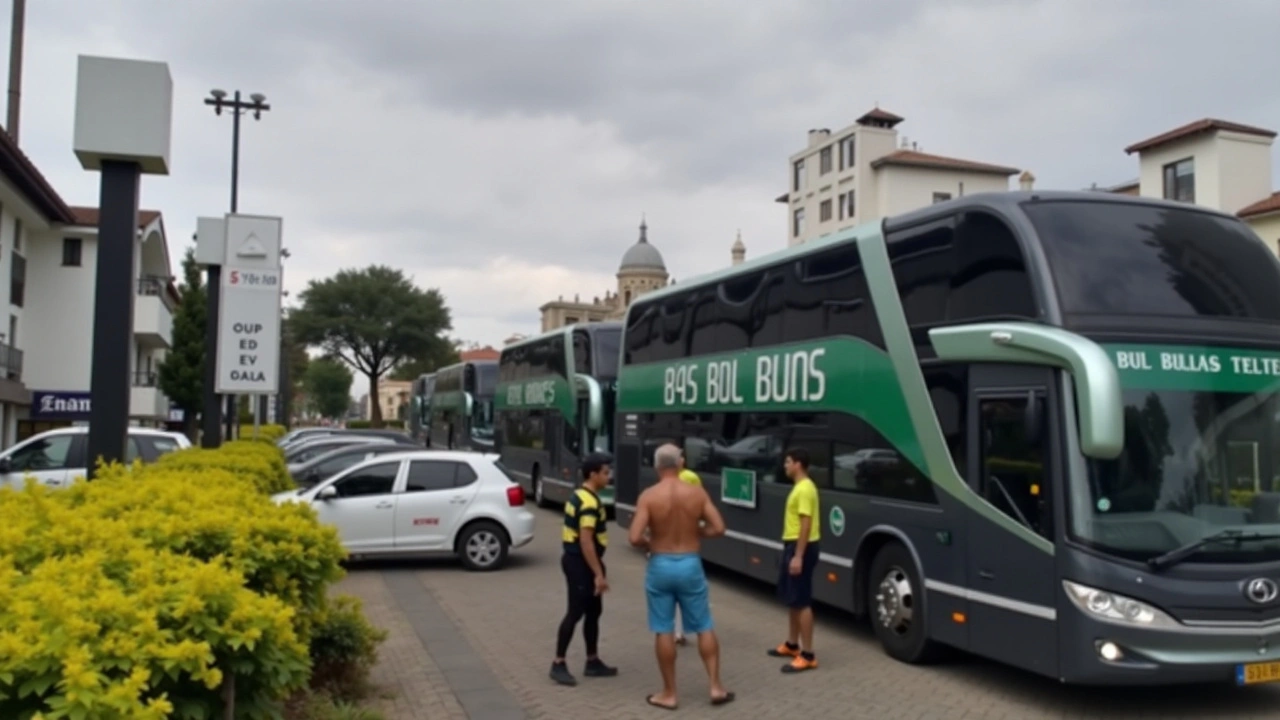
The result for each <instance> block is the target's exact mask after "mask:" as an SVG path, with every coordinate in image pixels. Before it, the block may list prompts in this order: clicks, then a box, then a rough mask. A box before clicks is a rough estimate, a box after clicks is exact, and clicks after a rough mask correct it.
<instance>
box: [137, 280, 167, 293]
mask: <svg viewBox="0 0 1280 720" xmlns="http://www.w3.org/2000/svg"><path fill="white" fill-rule="evenodd" d="M168 284H169V279H168V278H165V277H160V276H159V275H143V276H142V277H140V278H138V294H139V295H157V296H159V297H164V289H165V287H166V286H167V285H168Z"/></svg>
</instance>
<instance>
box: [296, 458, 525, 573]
mask: <svg viewBox="0 0 1280 720" xmlns="http://www.w3.org/2000/svg"><path fill="white" fill-rule="evenodd" d="M272 499H273V500H275V501H276V502H278V503H285V502H303V503H307V504H309V505H310V506H311V507H312V508H314V509H315V511H316V513H317V514H318V515H319V517H320V521H321V522H323V523H327V524H330V525H333V526H335V527H337V529H338V535H339V536H340V537H341V539H342V544H343V545H344V546H345V547H346V549H347V552H349V553H350V554H351V556H352V557H353V558H363V557H374V556H389V555H450V556H458V557H460V558H461V559H462V563H463V565H465V566H466V567H467V569H469V570H496V569H498V568H500V567H502V566H503V565H504V564H506V561H507V555H508V553H509V552H510V550H511V549H512V548H518V547H521V546H524V545H527V544H528V543H529V542H530V541H531V540H533V526H534V515H533V513H532V512H530V511H529V508H527V507H526V506H525V498H524V489H523V488H521V487H520V484H519V483H517V482H516V481H515V480H513V479H512V478H511V476H510V475H509V474H508V473H507V470H506V468H504V467H503V466H502V464H501V463H500V462H498V459H497V456H495V455H482V454H480V453H474V452H464V451H452V450H407V451H405V452H400V453H388V454H385V455H377V456H375V457H372V458H369V459H368V460H365V461H364V462H361V463H360V464H358V465H355V466H353V467H350V468H348V469H346V470H344V471H342V472H340V473H338V474H337V475H334V476H333V477H331V478H329V479H327V480H324V481H322V482H320V483H319V484H318V485H315V486H313V487H307V488H303V489H301V490H290V491H288V492H283V493H279V494H277V495H274V496H272Z"/></svg>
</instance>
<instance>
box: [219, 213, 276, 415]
mask: <svg viewBox="0 0 1280 720" xmlns="http://www.w3.org/2000/svg"><path fill="white" fill-rule="evenodd" d="M280 225H281V223H280V218H270V217H261V216H255V215H227V218H226V223H225V227H226V258H225V263H224V264H223V267H222V296H221V298H220V303H219V314H218V357H217V363H218V384H217V390H218V392H219V393H222V394H234V395H272V394H275V393H277V392H279V381H280V378H279V367H280V301H281V296H282V294H281V290H282V275H283V273H282V272H281V269H280Z"/></svg>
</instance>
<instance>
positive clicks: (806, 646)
mask: <svg viewBox="0 0 1280 720" xmlns="http://www.w3.org/2000/svg"><path fill="white" fill-rule="evenodd" d="M783 467H784V468H785V469H786V472H787V478H788V479H789V480H791V482H792V487H791V492H790V493H789V494H788V495H787V506H786V511H785V514H784V515H783V519H782V520H783V521H782V548H783V549H782V566H781V567H780V568H779V572H778V597H779V598H780V599H781V600H782V602H783V603H784V604H785V605H786V606H787V610H788V615H789V620H790V627H789V628H788V631H787V641H786V642H784V643H783V644H781V645H779V646H778V647H776V648H773V649H771V650H770V651H769V654H770V655H771V656H773V657H785V658H791V662H789V663H787V664H786V665H783V666H782V672H784V673H798V672H804V671H805V670H813V669H814V668H816V667H818V659H817V658H816V657H815V656H814V654H813V571H814V569H815V568H816V567H817V566H818V540H819V539H820V538H821V537H822V529H821V526H820V525H819V523H818V519H817V518H818V504H819V503H818V486H817V485H815V484H814V482H813V480H811V479H810V478H809V451H808V450H805V449H804V448H791V449H790V450H787V453H786V460H785V462H784V465H783Z"/></svg>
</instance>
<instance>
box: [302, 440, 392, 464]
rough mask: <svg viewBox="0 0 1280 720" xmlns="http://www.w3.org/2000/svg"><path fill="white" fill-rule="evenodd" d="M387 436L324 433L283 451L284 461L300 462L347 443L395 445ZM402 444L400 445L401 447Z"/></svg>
mask: <svg viewBox="0 0 1280 720" xmlns="http://www.w3.org/2000/svg"><path fill="white" fill-rule="evenodd" d="M395 444H396V443H393V442H391V440H389V439H387V438H377V437H363V436H352V437H342V436H340V435H326V436H324V437H319V438H315V439H314V440H304V441H303V442H300V443H298V444H297V445H295V446H293V447H291V448H289V449H288V450H286V451H285V453H284V461H285V462H286V463H289V464H290V465H293V464H296V463H302V462H306V461H308V460H310V459H311V458H313V457H317V456H319V455H323V454H325V453H327V452H329V451H330V450H336V449H337V448H340V447H344V446H347V445H395ZM403 447H404V446H401V448H402V449H403Z"/></svg>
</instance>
